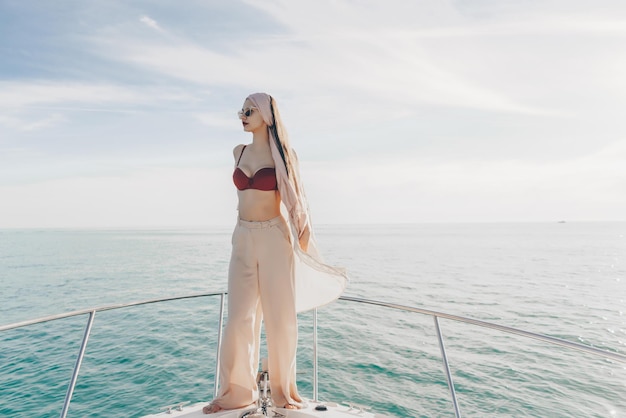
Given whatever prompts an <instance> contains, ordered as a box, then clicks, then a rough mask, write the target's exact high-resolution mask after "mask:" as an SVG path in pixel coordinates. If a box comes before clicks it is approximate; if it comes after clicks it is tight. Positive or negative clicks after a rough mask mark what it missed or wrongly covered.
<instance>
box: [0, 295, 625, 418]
mask: <svg viewBox="0 0 626 418" xmlns="http://www.w3.org/2000/svg"><path fill="white" fill-rule="evenodd" d="M209 296H220V309H219V321H218V324H219V325H218V330H217V353H216V370H215V385H214V393H213V395H214V396H217V390H218V386H219V361H220V355H221V338H222V327H223V320H224V299H225V296H226V292H212V293H202V294H192V295H184V296H176V297H168V298H159V299H149V300H144V301H139V302H130V303H122V304H117V305H108V306H103V307H99V308H91V309H84V310H78V311H73V312H67V313H63V314H58V315H51V316H46V317H42V318H37V319H33V320H29V321H23V322H17V323H14V324H8V325H1V326H0V332H2V331H7V330H11V329H16V328H22V327H26V326H29V325H34V324H40V323H44V322H49V321H54V320H58V319H63V318H69V317H74V316H80V315H88V320H87V326H86V327H85V332H84V335H83V339H82V341H81V346H80V350H79V353H78V356H77V359H76V364H75V365H74V369H73V371H72V377H71V379H70V383H69V385H68V388H67V393H66V396H65V400H64V402H63V410H62V411H61V415H60V417H61V418H65V417H66V416H67V413H68V410H69V405H70V402H71V399H72V394H73V392H74V387H75V385H76V381H77V379H78V374H79V371H80V366H81V363H82V360H83V357H84V355H85V351H86V349H87V343H88V341H89V335H90V334H91V329H92V326H93V323H94V319H95V315H96V313H97V312H104V311H110V310H115V309H122V308H128V307H132V306H140V305H148V304H153V303H161V302H168V301H175V300H183V299H194V298H201V297H209ZM339 299H340V300H343V301H348V302H355V303H363V304H368V305H375V306H381V307H384V308H390V309H396V310H400V311H405V312H413V313H418V314H422V315H428V316H431V317H432V318H433V320H434V324H435V331H436V333H437V339H438V343H439V349H440V351H441V357H442V362H443V367H444V372H445V375H446V380H447V382H448V388H449V390H450V396H451V398H452V403H453V406H454V413H455V416H456V417H460V416H461V412H460V409H459V405H458V401H457V397H456V392H455V389H454V382H453V380H452V374H451V372H450V366H449V363H448V357H447V354H446V349H445V345H444V340H443V334H442V332H441V327H440V325H439V319H440V318H443V319H448V320H452V321H457V322H462V323H465V324H470V325H475V326H479V327H483V328H489V329H493V330H496V331H500V332H505V333H509V334H514V335H519V336H522V337H525V338H531V339H534V340H539V341H542V342H545V343H548V344H553V345H559V346H562V347H565V348H568V349H571V350H578V351H582V352H585V353H588V354H593V355H596V356H600V357H602V358H605V359H609V360H614V361H618V362H622V363H626V355H623V354H619V353H616V352H611V351H606V350H600V349H598V348H595V347H590V346H587V345H583V344H579V343H574V342H571V341H567V340H563V339H559V338H555V337H550V336H547V335H542V334H537V333H532V332H528V331H524V330H520V329H517V328H512V327H507V326H502V325H498V324H494V323H491V322H486V321H480V320H476V319H472V318H467V317H463V316H458V315H452V314H448V313H444V312H437V311H432V310H428V309H421V308H415V307H411V306H405V305H399V304H395V303H388V302H381V301H376V300H370V299H363V298H356V297H350V296H342V297H340V298H339ZM317 323H318V318H317V309H315V310H314V311H313V400H314V401H317V395H318V377H317V374H318V358H317V354H318V350H317V345H318V341H317Z"/></svg>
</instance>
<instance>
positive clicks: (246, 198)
mask: <svg viewBox="0 0 626 418" xmlns="http://www.w3.org/2000/svg"><path fill="white" fill-rule="evenodd" d="M237 197H238V198H239V206H238V207H239V218H240V219H243V220H244V221H253V222H260V221H268V220H270V219H273V218H276V217H277V216H279V215H280V194H279V193H278V190H269V191H264V190H256V189H246V190H237Z"/></svg>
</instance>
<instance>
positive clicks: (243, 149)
mask: <svg viewBox="0 0 626 418" xmlns="http://www.w3.org/2000/svg"><path fill="white" fill-rule="evenodd" d="M246 147H247V145H244V146H243V148H242V149H241V154H239V159H238V160H237V165H238V166H239V161H241V156H242V155H243V152H244V151H245V150H246Z"/></svg>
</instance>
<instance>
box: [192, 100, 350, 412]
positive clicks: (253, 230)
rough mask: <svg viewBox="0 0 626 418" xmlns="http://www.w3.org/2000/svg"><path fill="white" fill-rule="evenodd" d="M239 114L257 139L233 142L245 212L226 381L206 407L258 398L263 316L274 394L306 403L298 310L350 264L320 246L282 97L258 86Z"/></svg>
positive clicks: (231, 280)
mask: <svg viewBox="0 0 626 418" xmlns="http://www.w3.org/2000/svg"><path fill="white" fill-rule="evenodd" d="M239 118H240V119H241V122H242V125H243V129H244V131H246V132H251V133H252V143H251V144H248V145H238V146H236V147H235V149H234V150H233V156H234V159H235V171H234V173H233V181H234V183H235V186H236V188H237V195H238V198H239V205H238V212H239V218H238V221H237V226H236V227H235V231H234V233H233V240H232V244H233V249H232V255H231V261H230V268H229V274H228V323H227V325H226V329H225V331H224V339H223V342H222V350H221V353H222V355H221V359H220V376H221V385H220V390H219V394H218V397H217V398H216V399H214V400H213V401H212V402H211V403H210V404H209V405H207V406H205V407H204V409H203V412H204V413H207V414H209V413H214V412H218V411H221V410H224V409H235V408H240V407H244V406H247V405H250V404H252V403H254V402H256V400H257V398H258V393H257V386H256V376H257V369H258V364H259V348H260V330H261V321H262V320H263V321H264V322H265V334H266V338H267V351H268V360H269V364H268V372H269V377H270V391H271V395H272V401H273V402H274V405H276V406H277V407H283V408H289V409H298V408H301V407H302V398H301V397H300V395H299V394H298V390H297V388H296V347H297V341H298V325H297V315H296V313H297V312H300V311H303V310H306V309H311V308H314V307H317V306H321V305H324V304H326V303H329V302H330V301H332V300H334V299H336V298H337V297H338V296H339V295H340V294H341V292H342V291H343V289H344V288H345V285H346V282H347V277H346V275H345V272H344V271H343V270H342V269H338V268H334V267H330V266H327V265H325V264H323V262H322V260H321V258H320V257H319V254H318V252H317V249H316V247H315V239H314V237H313V234H312V229H311V223H310V218H309V214H308V206H307V203H306V198H305V195H304V190H303V188H302V183H301V181H300V176H299V166H298V160H297V158H296V155H295V152H294V151H293V150H292V149H291V147H290V146H289V141H288V138H287V133H286V131H285V129H284V126H283V124H282V121H281V118H280V114H279V112H278V108H277V106H276V101H275V100H274V99H273V98H272V97H271V96H269V95H267V94H265V93H255V94H252V95H250V96H248V97H247V98H246V100H245V102H244V104H243V108H242V110H241V111H240V112H239ZM281 204H282V206H281ZM281 207H284V209H285V210H286V213H287V215H288V216H287V218H288V219H289V224H288V223H287V220H286V219H285V217H283V215H282V213H281ZM289 225H290V226H291V228H290V227H289ZM290 229H291V234H290V231H289V230H290Z"/></svg>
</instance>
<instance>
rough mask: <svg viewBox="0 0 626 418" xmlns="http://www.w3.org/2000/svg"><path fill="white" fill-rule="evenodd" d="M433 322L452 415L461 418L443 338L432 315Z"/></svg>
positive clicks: (436, 318)
mask: <svg viewBox="0 0 626 418" xmlns="http://www.w3.org/2000/svg"><path fill="white" fill-rule="evenodd" d="M433 319H434V320H435V329H436V330H437V338H438V339H439V349H440V350H441V357H442V359H443V368H444V370H445V372H446V379H447V380H448V387H449V388H450V395H451V396H452V404H453V405H454V415H455V416H456V417H457V418H461V411H460V410H459V404H458V402H457V400H456V392H455V390H454V382H453V381H452V374H450V365H449V364H448V356H447V355H446V348H445V346H444V345H443V336H442V335H441V328H440V327H439V318H438V317H437V316H436V315H433Z"/></svg>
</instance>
